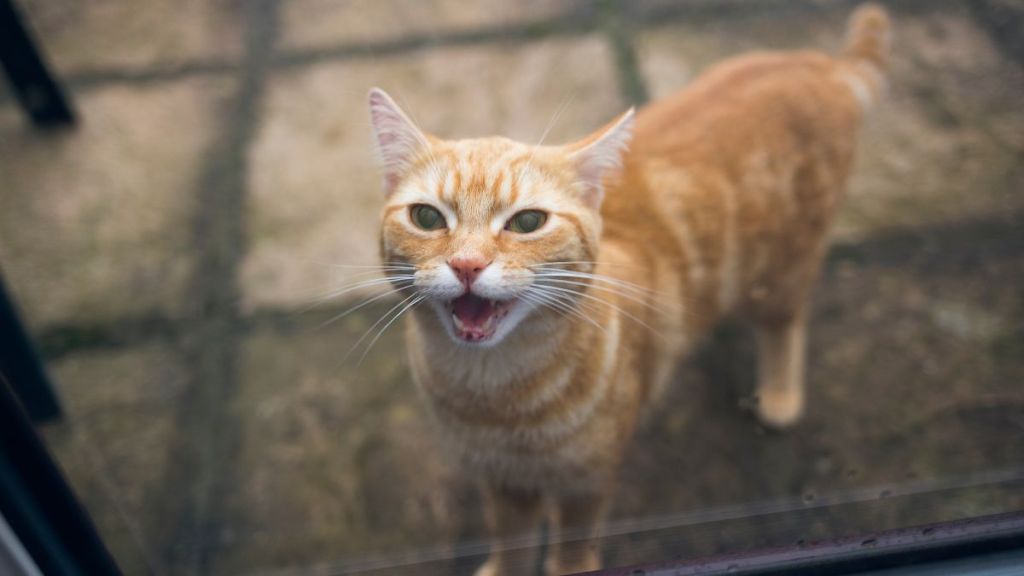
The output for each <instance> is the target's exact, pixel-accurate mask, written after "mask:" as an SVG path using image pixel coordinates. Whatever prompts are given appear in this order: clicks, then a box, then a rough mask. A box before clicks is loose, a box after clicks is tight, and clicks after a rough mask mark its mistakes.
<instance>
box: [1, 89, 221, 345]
mask: <svg viewBox="0 0 1024 576" xmlns="http://www.w3.org/2000/svg"><path fill="white" fill-rule="evenodd" d="M232 85H233V83H232V82H231V81H227V80H217V79H204V80H187V81H180V82H176V83H172V84H166V85H159V86H152V87H130V86H116V87H110V88H105V89H100V90H95V91H90V92H88V93H86V94H81V95H80V97H79V98H78V102H77V104H78V107H79V110H80V112H81V117H82V123H81V125H80V126H78V127H77V128H75V129H74V130H73V131H68V132H57V133H53V132H39V131H36V130H33V129H32V128H31V127H29V126H28V125H27V123H26V122H25V121H24V120H23V118H22V117H21V116H20V111H19V110H16V109H15V108H14V107H13V106H5V107H3V108H2V109H0V206H3V209H2V210H0V265H2V266H3V269H4V276H5V277H6V278H7V280H8V282H9V283H10V284H11V286H12V290H13V292H14V295H15V297H16V298H17V299H18V301H19V302H20V304H21V305H22V306H23V308H24V310H25V314H26V316H27V319H28V321H29V322H30V324H32V326H33V327H35V328H42V327H45V326H50V325H54V324H57V323H69V322H79V321H81V322H86V323H94V322H96V321H99V320H105V319H111V318H119V317H125V316H130V315H145V314H157V315H165V316H174V315H176V314H178V313H179V312H180V311H181V309H182V306H183V305H184V301H185V299H186V295H185V294H184V288H185V286H184V283H185V281H186V279H187V275H188V273H189V271H190V266H191V262H190V258H191V255H190V250H191V244H190V242H191V236H190V235H191V229H190V226H191V221H192V220H191V216H192V211H193V210H194V209H196V200H197V198H196V195H195V188H196V185H197V181H198V179H199V174H200V171H201V170H202V168H203V166H204V158H205V152H206V150H207V147H208V146H209V144H210V143H211V142H212V139H213V138H214V136H215V135H216V133H217V130H218V128H219V123H218V122H217V117H218V114H219V112H220V107H221V106H222V105H223V100H224V98H225V96H227V95H229V94H230V89H231V87H232Z"/></svg>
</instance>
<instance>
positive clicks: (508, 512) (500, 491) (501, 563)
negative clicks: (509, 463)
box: [476, 482, 544, 576]
mask: <svg viewBox="0 0 1024 576" xmlns="http://www.w3.org/2000/svg"><path fill="white" fill-rule="evenodd" d="M481 492H482V495H483V503H484V515H485V519H486V521H487V530H488V533H489V535H490V538H491V552H490V555H489V556H488V558H487V561H486V562H485V563H484V564H483V565H482V566H480V568H478V569H477V571H476V576H506V575H515V574H529V573H530V572H531V571H532V570H534V569H535V568H534V567H535V565H536V562H537V549H538V545H539V543H540V531H539V528H540V523H541V521H542V520H543V511H544V508H543V498H542V496H541V494H540V492H539V491H535V490H524V489H516V488H509V487H507V486H502V485H499V484H496V483H493V482H485V483H484V485H483V486H482V487H481Z"/></svg>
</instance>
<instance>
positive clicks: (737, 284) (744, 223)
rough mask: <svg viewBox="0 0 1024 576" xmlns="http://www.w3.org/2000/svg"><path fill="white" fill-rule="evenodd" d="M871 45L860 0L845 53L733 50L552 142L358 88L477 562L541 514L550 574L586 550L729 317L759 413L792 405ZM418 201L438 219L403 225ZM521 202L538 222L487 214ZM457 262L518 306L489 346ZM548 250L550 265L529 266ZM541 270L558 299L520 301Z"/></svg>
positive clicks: (870, 91)
mask: <svg viewBox="0 0 1024 576" xmlns="http://www.w3.org/2000/svg"><path fill="white" fill-rule="evenodd" d="M887 50H888V20H887V17H886V15H885V12H884V11H882V10H881V9H880V8H877V7H874V6H865V7H861V8H859V9H858V10H857V11H856V12H855V14H854V16H853V17H852V18H851V23H850V27H849V40H848V51H847V53H846V54H845V55H843V56H841V57H829V56H826V55H823V54H818V53H812V52H796V53H758V54H751V55H747V56H744V57H741V58H737V59H733V60H729V61H727V62H724V63H722V64H720V65H719V66H717V67H716V68H714V69H713V70H711V71H709V72H708V73H706V74H705V75H704V76H703V77H701V78H700V79H698V80H697V81H696V82H695V83H694V84H693V85H692V86H690V87H689V88H688V89H686V90H685V91H683V92H680V93H679V94H676V95H674V96H672V97H670V98H668V99H665V100H663V101H660V102H656V103H654V104H652V105H650V106H648V107H647V108H645V109H644V110H642V111H640V112H639V113H638V114H637V115H636V116H635V118H634V117H633V116H632V114H631V113H627V114H625V115H623V116H622V117H620V118H619V119H618V120H616V121H614V122H612V123H610V124H609V125H608V126H606V127H605V128H602V129H601V130H598V131H597V132H595V133H594V134H592V135H591V136H588V137H587V138H584V139H583V140H581V141H579V142H577V143H575V144H571V145H568V146H530V145H526V144H521V143H517V142H512V141H510V140H507V139H503V138H484V139H476V140H459V141H444V140H440V139H438V138H435V137H433V136H430V135H427V134H424V133H422V132H420V131H419V129H418V128H416V127H415V126H413V125H412V124H411V122H409V121H408V118H407V117H406V116H405V115H404V114H402V113H401V111H400V110H399V109H398V107H397V106H395V105H394V103H393V102H391V101H390V99H389V98H388V97H387V96H386V95H385V94H384V93H383V92H380V91H374V92H373V93H372V94H371V111H372V112H373V120H374V127H375V130H376V132H377V135H378V145H379V146H378V149H379V151H380V153H381V155H382V160H383V162H384V167H385V191H386V193H387V202H386V207H385V209H384V212H383V219H382V235H381V247H382V253H383V258H384V260H385V261H386V262H401V263H408V264H411V265H414V266H415V267H416V273H415V290H416V291H417V292H418V293H420V294H423V295H425V296H426V300H425V304H426V305H424V306H418V307H415V308H413V309H412V311H411V313H410V315H409V320H408V322H407V332H408V351H409V355H410V359H411V366H412V370H413V374H414V376H415V380H416V382H417V384H418V387H419V389H420V391H421V392H422V394H423V396H424V398H425V400H426V402H427V404H428V405H429V406H430V407H431V408H432V411H433V413H434V415H435V416H436V420H437V424H438V427H439V429H440V430H441V431H442V434H443V436H444V438H445V440H446V444H447V445H448V446H450V447H451V448H452V449H453V450H454V451H455V453H457V454H458V456H459V457H460V458H461V459H462V461H463V463H464V464H465V466H466V468H467V470H468V471H470V472H471V473H473V474H474V475H475V476H476V477H478V478H479V479H480V480H481V483H482V486H483V489H484V496H485V502H486V503H487V505H488V521H489V525H490V526H491V529H492V531H493V534H494V536H495V545H494V551H493V553H492V555H491V559H490V560H489V561H488V563H487V564H485V565H484V567H482V568H481V571H480V573H481V574H506V573H510V572H511V571H513V570H514V567H515V566H516V562H524V561H527V560H524V559H523V558H518V559H517V558H516V557H515V556H516V554H528V552H526V551H516V550H513V549H510V548H508V546H507V545H506V544H507V542H508V541H509V540H508V539H507V538H510V537H512V536H514V535H516V534H518V533H521V532H523V531H528V530H531V529H533V528H535V527H536V525H537V523H538V521H539V520H540V517H541V515H542V514H544V513H545V511H547V512H549V513H550V514H551V519H552V520H553V522H554V524H553V526H554V528H555V532H554V534H555V535H556V538H555V540H559V539H560V538H559V536H558V535H559V534H562V535H565V534H575V535H576V536H580V535H582V537H581V538H577V539H575V540H573V539H572V538H568V539H566V541H564V542H561V543H557V542H556V543H555V544H553V545H552V547H551V557H550V558H549V559H548V568H549V570H550V571H551V572H552V573H561V572H566V571H576V570H584V569H593V568H596V567H598V566H599V555H598V553H597V551H596V547H594V546H593V545H592V544H593V543H592V541H591V538H592V537H594V536H595V535H596V533H597V530H598V527H599V524H600V519H601V517H602V515H603V513H604V511H605V510H606V509H607V507H608V505H609V498H610V494H611V490H612V486H613V484H614V482H615V471H616V468H617V465H618V464H619V462H620V460H621V458H622V455H623V453H624V451H625V448H626V446H627V444H628V442H629V440H630V437H631V436H632V434H633V432H634V430H635V428H636V425H637V423H638V421H639V419H640V418H641V415H642V414H643V409H644V407H645V406H649V405H650V404H651V403H652V402H654V401H656V399H657V398H658V391H660V390H661V389H663V388H664V387H665V385H666V383H667V381H668V379H669V377H670V375H671V373H672V370H673V368H674V366H675V365H676V363H677V361H678V359H679V358H680V356H681V355H682V354H684V353H685V352H686V351H687V349H688V348H689V346H690V344H691V343H692V342H693V341H694V340H696V339H698V338H699V337H700V336H701V335H702V334H704V333H706V332H707V331H708V330H709V329H710V328H711V327H712V326H713V325H714V324H715V323H716V322H717V321H718V320H719V319H720V318H722V317H723V316H725V315H729V314H737V315H740V316H742V317H743V318H746V319H747V320H749V321H750V322H751V323H752V324H753V326H754V327H755V329H756V331H757V335H758V349H759V354H760V358H759V366H760V373H759V376H758V378H759V381H758V390H759V396H760V403H759V407H758V410H759V416H760V417H761V419H762V420H763V421H764V422H766V423H767V424H769V425H772V426H779V427H782V426H787V425H790V424H792V423H794V422H795V421H796V420H797V419H798V418H799V416H800V414H801V413H802V410H803V356H804V342H805V340H806V335H805V328H804V326H805V319H806V303H807V300H808V296H809V293H810V291H811V288H812V286H813V284H814V281H815V278H816V276H817V274H818V269H819V267H820V264H821V260H822V257H823V255H824V252H825V250H826V235H827V230H828V226H829V223H830V221H831V220H832V217H833V214H834V213H835V211H836V209H837V208H838V206H839V204H840V202H841V199H842V196H843V191H844V187H845V183H846V180H847V177H848V175H849V172H850V169H851V165H852V161H853V153H854V147H855V139H856V134H857V132H858V127H859V125H860V122H861V117H862V114H863V112H864V108H865V107H866V106H867V105H869V104H871V103H873V102H874V101H875V100H876V99H877V97H878V96H879V94H880V91H881V89H882V72H883V71H884V68H885V65H886V61H887ZM627 145H628V151H625V152H623V151H624V150H626V148H627ZM415 204H428V205H430V206H434V207H436V208H437V209H438V210H439V211H440V212H441V213H442V214H443V217H444V219H445V221H446V222H447V227H446V228H444V229H441V230H422V229H419V228H418V227H417V226H416V225H415V223H414V222H412V221H411V217H410V206H412V205H415ZM524 209H538V210H543V211H544V212H546V213H547V214H548V215H549V216H548V221H547V222H546V223H545V224H544V225H543V226H542V227H541V228H540V229H538V231H536V232H534V233H531V234H515V233H511V232H509V231H508V230H506V229H504V227H505V224H506V222H508V220H509V218H511V217H512V215H513V214H515V213H516V212H518V211H520V210H524ZM458 258H474V259H476V260H479V261H481V262H484V263H486V267H485V268H483V272H481V273H480V276H479V277H478V278H477V280H476V283H475V284H474V285H473V289H472V290H473V291H474V293H477V292H476V291H477V290H479V294H480V295H481V296H483V297H486V298H493V299H496V300H502V301H506V300H507V301H510V302H513V304H511V307H510V308H509V309H508V314H507V317H505V318H504V319H503V320H501V324H500V325H499V327H498V328H497V331H496V332H495V334H494V336H493V337H492V338H490V339H489V340H488V341H486V342H481V343H467V342H465V341H462V340H459V339H458V338H456V337H455V335H454V332H453V327H452V326H453V324H452V318H451V312H450V309H449V308H446V302H449V301H451V300H452V299H454V298H456V297H458V296H460V295H461V294H462V293H463V290H464V288H463V287H462V285H461V284H459V283H458V280H457V279H456V277H455V274H454V273H453V271H452V267H451V265H450V263H451V262H453V261H454V260H455V259H458ZM545 265H549V266H551V267H554V268H558V269H561V270H563V271H564V272H562V273H560V274H561V275H560V276H558V277H554V278H550V277H545V276H544V275H543V273H541V272H542V271H540V270H538V267H540V266H545ZM588 274H597V275H599V276H600V279H599V280H595V279H593V278H592V277H589V276H587V275H588ZM541 284H546V285H547V287H548V288H549V292H548V293H547V294H548V297H549V298H555V299H557V300H558V302H559V303H560V305H558V306H555V308H557V309H552V308H550V307H545V306H544V305H543V302H541V301H540V300H539V299H538V297H534V298H533V299H532V300H530V299H529V298H528V296H529V295H530V294H531V293H530V289H531V287H536V286H538V285H541ZM548 303H550V300H549V301H548Z"/></svg>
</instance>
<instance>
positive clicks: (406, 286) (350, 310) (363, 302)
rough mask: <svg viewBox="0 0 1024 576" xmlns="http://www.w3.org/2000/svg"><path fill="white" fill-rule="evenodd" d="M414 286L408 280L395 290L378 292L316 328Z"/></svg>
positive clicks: (317, 328)
mask: <svg viewBox="0 0 1024 576" xmlns="http://www.w3.org/2000/svg"><path fill="white" fill-rule="evenodd" d="M412 286H413V283H412V281H407V283H405V284H402V285H401V286H396V287H395V289H394V290H389V291H388V292H385V293H383V294H378V295H376V296H374V297H373V298H369V299H367V300H363V301H362V302H360V303H359V304H356V305H355V306H352V307H351V308H349V309H348V310H345V311H344V312H342V313H340V314H338V315H336V316H333V317H332V318H330V319H329V320H327V321H325V322H323V323H321V324H320V325H319V326H317V327H316V330H320V329H321V328H325V327H326V326H329V325H330V324H333V323H335V322H337V321H338V320H341V319H342V318H344V317H345V316H348V315H349V314H351V313H353V312H355V311H356V310H359V309H361V308H363V307H365V306H368V305H370V304H372V303H374V302H376V301H378V300H380V299H382V298H387V297H388V296H391V295H392V294H401V292H402V290H406V289H408V288H411V287H412Z"/></svg>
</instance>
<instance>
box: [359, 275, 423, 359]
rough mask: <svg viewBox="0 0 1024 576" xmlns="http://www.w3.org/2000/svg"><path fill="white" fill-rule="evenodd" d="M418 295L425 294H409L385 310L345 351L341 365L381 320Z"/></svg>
mask: <svg viewBox="0 0 1024 576" xmlns="http://www.w3.org/2000/svg"><path fill="white" fill-rule="evenodd" d="M417 297H419V298H423V296H420V295H419V294H418V293H415V292H414V293H412V294H411V295H409V296H407V297H405V298H404V299H402V301H401V302H399V303H398V304H395V305H394V306H392V307H391V308H390V309H388V311H387V312H385V313H384V314H383V315H382V316H381V317H380V318H379V319H378V320H377V321H376V322H374V323H373V325H372V326H370V327H369V328H367V330H366V332H364V333H363V335H362V336H360V337H359V340H356V343H355V344H353V345H352V347H351V348H349V349H348V352H346V353H345V356H343V357H342V359H341V362H339V367H340V366H341V365H342V364H344V363H345V361H346V360H348V357H349V356H351V355H352V353H353V352H355V351H356V348H358V347H359V345H360V344H362V343H363V340H366V337H367V336H369V335H370V334H371V333H372V332H373V330H374V329H375V328H377V326H380V323H381V322H384V320H385V319H387V318H388V316H391V313H392V312H394V311H395V310H398V309H399V308H400V307H402V306H404V305H405V304H406V303H407V302H409V301H410V300H412V299H413V298H417Z"/></svg>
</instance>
